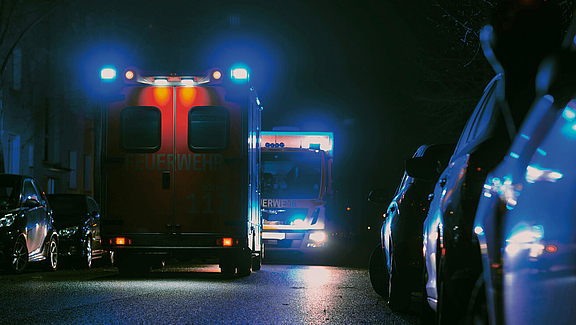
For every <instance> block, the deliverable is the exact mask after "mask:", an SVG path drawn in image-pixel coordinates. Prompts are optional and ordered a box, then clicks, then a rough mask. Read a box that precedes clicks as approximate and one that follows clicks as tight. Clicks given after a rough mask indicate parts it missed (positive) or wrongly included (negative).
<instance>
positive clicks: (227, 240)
mask: <svg viewBox="0 0 576 325" xmlns="http://www.w3.org/2000/svg"><path fill="white" fill-rule="evenodd" d="M222 245H223V246H232V238H222Z"/></svg>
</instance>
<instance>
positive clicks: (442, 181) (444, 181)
mask: <svg viewBox="0 0 576 325" xmlns="http://www.w3.org/2000/svg"><path fill="white" fill-rule="evenodd" d="M446 181H447V179H446V177H444V178H442V179H441V180H440V186H441V187H444V185H446Z"/></svg>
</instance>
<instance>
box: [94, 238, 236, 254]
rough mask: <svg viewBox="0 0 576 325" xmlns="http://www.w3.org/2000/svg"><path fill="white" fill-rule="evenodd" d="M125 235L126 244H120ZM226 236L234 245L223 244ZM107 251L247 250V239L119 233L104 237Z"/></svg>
mask: <svg viewBox="0 0 576 325" xmlns="http://www.w3.org/2000/svg"><path fill="white" fill-rule="evenodd" d="M117 238H122V239H123V242H124V244H118V241H117ZM224 238H231V239H232V246H224V240H223V239H224ZM102 246H103V248H104V249H105V250H110V251H114V252H130V253H133V254H151V255H154V254H168V253H171V252H186V251H188V252H198V253H215V254H219V253H220V252H222V251H234V250H239V251H242V250H245V249H246V247H247V239H246V237H245V236H244V237H243V236H239V235H237V234H236V235H233V234H116V235H114V236H111V235H105V236H103V237H102Z"/></svg>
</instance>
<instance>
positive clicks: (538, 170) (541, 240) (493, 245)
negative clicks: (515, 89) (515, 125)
mask: <svg viewBox="0 0 576 325" xmlns="http://www.w3.org/2000/svg"><path fill="white" fill-rule="evenodd" d="M575 35H576V20H574V21H573V22H572V27H571V28H570V29H569V33H567V37H566V42H565V43H564V45H565V48H564V50H563V51H562V53H561V54H560V55H557V54H554V55H552V56H551V57H550V58H549V59H548V60H546V61H545V62H546V63H547V64H543V65H542V69H541V76H542V78H543V79H548V81H547V83H546V84H547V85H548V87H547V90H546V91H545V92H544V91H543V92H542V95H541V96H540V97H539V98H537V99H536V101H535V104H534V105H533V108H532V111H531V113H530V114H529V115H528V117H527V118H526V121H525V122H524V124H523V126H522V128H521V129H520V131H519V132H518V136H517V137H516V139H515V141H514V142H513V144H512V146H511V147H510V149H509V150H508V154H507V155H506V156H505V157H504V159H503V160H502V162H501V163H500V164H499V165H498V167H497V168H495V169H494V170H493V171H492V172H491V173H490V174H489V175H488V177H487V178H486V182H485V184H484V189H483V192H482V196H481V198H480V203H479V205H478V211H477V213H476V219H475V222H474V234H475V235H476V236H477V240H478V242H479V243H480V246H481V247H482V250H481V252H482V266H483V268H482V276H481V277H479V279H478V281H477V282H476V288H475V290H474V292H475V293H476V294H475V295H474V296H472V297H471V301H470V304H469V306H471V307H472V313H471V314H472V317H471V318H472V320H473V321H474V322H475V323H476V324H482V323H483V324H487V323H490V324H529V323H530V324H547V323H551V322H553V323H555V324H573V323H574V319H575V316H574V310H576V299H574V297H575V294H576V281H574V279H575V276H576V236H575V231H574V229H576V218H575V217H574V216H575V214H574V211H575V202H576V169H575V168H574V162H575V161H576V99H575V98H576V78H574V74H575V73H576V64H575V62H576V51H575V48H574V45H575V43H574V37H575ZM550 68H553V69H554V70H556V71H557V73H555V74H549V73H547V72H548V71H549V70H548V71H546V70H547V69H550Z"/></svg>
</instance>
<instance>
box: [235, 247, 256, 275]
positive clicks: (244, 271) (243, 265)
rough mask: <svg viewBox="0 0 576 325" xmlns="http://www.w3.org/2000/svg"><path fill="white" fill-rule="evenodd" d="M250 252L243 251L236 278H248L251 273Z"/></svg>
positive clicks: (251, 260) (251, 261) (251, 259)
mask: <svg viewBox="0 0 576 325" xmlns="http://www.w3.org/2000/svg"><path fill="white" fill-rule="evenodd" d="M252 263H253V258H252V252H251V251H250V250H247V251H245V252H244V253H243V254H242V255H241V257H240V260H239V263H238V267H237V268H236V269H237V272H238V276H249V275H250V273H252Z"/></svg>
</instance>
